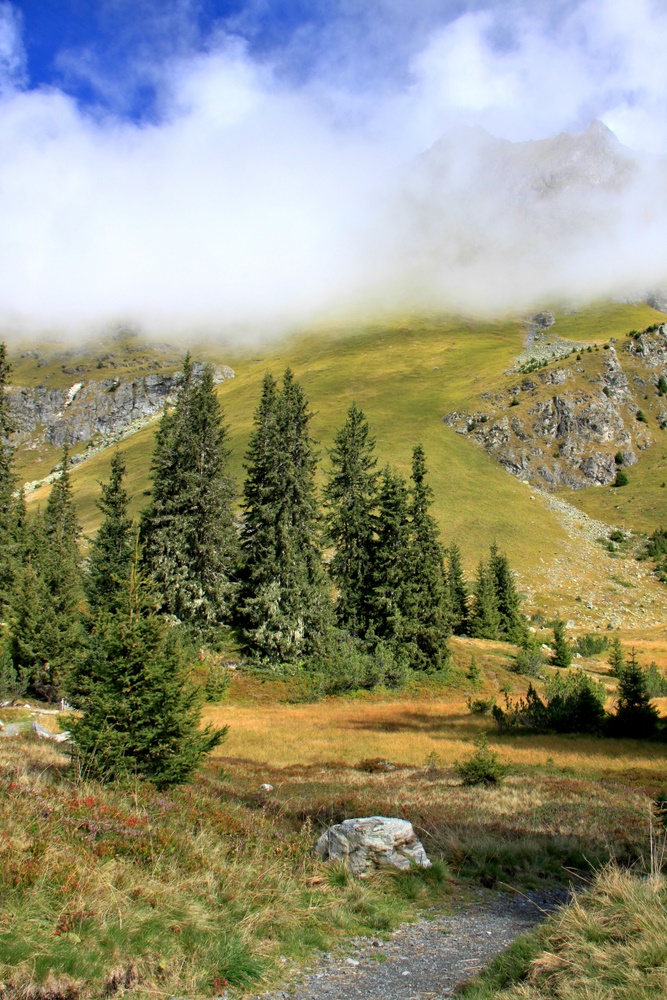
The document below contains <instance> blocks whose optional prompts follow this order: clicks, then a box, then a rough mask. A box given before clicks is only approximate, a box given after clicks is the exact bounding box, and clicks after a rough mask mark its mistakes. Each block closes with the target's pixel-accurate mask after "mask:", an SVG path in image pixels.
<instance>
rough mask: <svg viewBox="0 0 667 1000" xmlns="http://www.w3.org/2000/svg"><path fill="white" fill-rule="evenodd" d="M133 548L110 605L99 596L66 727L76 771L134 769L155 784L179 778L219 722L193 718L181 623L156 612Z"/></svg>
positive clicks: (196, 713) (109, 773)
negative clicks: (204, 724)
mask: <svg viewBox="0 0 667 1000" xmlns="http://www.w3.org/2000/svg"><path fill="white" fill-rule="evenodd" d="M138 563H139V560H138V556H136V555H135V559H134V563H133V566H132V568H131V572H130V574H129V577H128V579H127V580H126V581H125V582H124V585H123V587H122V589H121V590H120V591H119V593H118V595H117V598H116V601H115V604H116V607H115V610H110V609H109V608H108V607H107V606H105V605H104V603H102V604H101V605H100V606H99V608H98V609H97V611H96V613H95V614H94V617H93V620H92V623H91V630H90V642H89V644H88V648H87V650H86V653H85V655H84V656H83V657H82V658H81V660H80V661H79V663H78V664H77V666H76V667H75V669H74V671H73V673H72V677H71V681H70V685H69V693H70V698H71V701H72V704H73V705H74V706H75V707H76V708H78V709H80V710H81V712H82V715H81V716H80V717H78V718H75V719H74V720H73V721H72V723H71V725H70V729H71V732H72V737H73V741H74V743H73V760H74V763H75V765H76V769H77V771H78V773H79V774H80V775H82V776H83V777H90V778H98V779H100V780H102V781H111V780H114V779H123V778H128V777H134V776H138V777H141V778H146V779H149V780H151V781H153V782H154V783H155V784H156V785H157V786H158V787H160V788H162V787H166V786H168V785H174V784H180V783H182V782H183V781H185V780H186V779H187V778H188V777H189V775H190V774H191V773H192V772H193V770H194V769H195V768H196V767H197V765H198V763H199V762H200V760H201V759H202V757H204V756H205V755H206V754H208V753H210V752H211V751H212V750H213V749H214V748H215V747H216V746H218V745H219V744H220V742H221V741H222V740H223V739H224V736H225V732H226V729H218V730H215V729H212V728H211V727H210V726H207V727H205V728H203V729H201V728H200V726H199V721H200V708H201V692H200V691H199V690H198V689H197V688H196V687H195V686H194V685H193V684H192V682H191V680H190V679H189V675H188V669H187V664H186V659H185V656H184V653H183V650H182V646H181V641H180V632H181V629H180V628H178V627H174V626H170V625H169V624H168V622H167V621H166V619H165V617H164V616H163V615H161V614H159V613H158V609H157V608H158V596H157V594H156V591H155V588H154V586H153V584H152V583H151V581H150V580H149V579H148V578H147V577H146V576H145V575H144V574H142V572H141V571H140V570H139V566H138Z"/></svg>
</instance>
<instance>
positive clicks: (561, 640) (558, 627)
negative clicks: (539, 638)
mask: <svg viewBox="0 0 667 1000" xmlns="http://www.w3.org/2000/svg"><path fill="white" fill-rule="evenodd" d="M553 631H554V641H553V647H554V657H553V659H552V661H551V663H552V665H553V666H554V667H561V668H563V669H564V670H567V668H568V667H569V666H571V664H572V648H571V646H570V644H569V642H568V641H567V636H566V635H565V622H564V621H561V619H560V618H557V619H556V620H555V621H554V625H553Z"/></svg>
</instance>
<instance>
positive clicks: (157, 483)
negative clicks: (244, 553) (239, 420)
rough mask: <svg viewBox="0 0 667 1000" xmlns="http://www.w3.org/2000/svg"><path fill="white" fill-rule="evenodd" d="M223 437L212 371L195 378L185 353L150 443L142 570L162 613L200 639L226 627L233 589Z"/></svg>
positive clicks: (230, 504)
mask: <svg viewBox="0 0 667 1000" xmlns="http://www.w3.org/2000/svg"><path fill="white" fill-rule="evenodd" d="M226 437H227V429H226V427H225V425H224V422H223V414H222V410H221V407H220V403H219V402H218V399H217V396H216V394H215V387H214V383H213V371H212V369H211V367H210V365H206V366H205V367H204V369H203V372H202V374H201V377H199V378H198V379H195V377H194V372H193V366H192V362H191V361H190V356H189V355H187V356H186V358H185V362H184V364H183V378H182V381H181V385H180V388H179V393H178V397H177V400H176V405H175V406H174V409H173V410H171V411H167V412H165V414H164V415H163V417H162V420H161V421H160V427H159V430H158V433H157V435H156V438H155V448H154V451H153V459H152V463H151V476H152V479H153V488H152V490H151V499H150V503H149V505H148V507H147V508H146V509H145V511H144V512H143V514H142V517H141V527H140V535H141V541H142V544H143V554H142V560H143V567H144V569H145V570H146V571H147V572H148V573H149V574H150V576H151V578H152V579H153V581H154V583H155V585H156V588H157V592H158V594H159V599H160V609H161V611H162V612H163V613H165V614H170V615H173V616H175V617H176V618H177V619H179V621H181V622H183V623H185V624H186V625H187V626H188V628H190V629H191V630H192V631H193V632H194V633H195V634H197V635H203V636H206V635H209V634H213V633H214V632H215V629H216V627H217V626H218V625H220V624H221V623H228V622H229V621H230V618H231V606H232V598H233V593H234V589H235V585H234V582H233V580H234V568H235V563H236V558H237V539H236V532H235V530H234V520H233V501H234V490H233V487H232V483H231V481H230V479H229V477H228V475H227V471H226V465H227V457H228V451H227V448H226Z"/></svg>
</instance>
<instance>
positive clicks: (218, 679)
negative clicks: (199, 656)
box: [203, 659, 232, 702]
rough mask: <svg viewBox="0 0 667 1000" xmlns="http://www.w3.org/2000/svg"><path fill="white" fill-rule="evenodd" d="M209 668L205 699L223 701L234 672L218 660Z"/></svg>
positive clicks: (205, 682) (214, 660) (212, 662)
mask: <svg viewBox="0 0 667 1000" xmlns="http://www.w3.org/2000/svg"><path fill="white" fill-rule="evenodd" d="M207 666H208V669H207V671H206V679H205V681H204V685H203V686H204V697H205V698H206V701H211V702H216V701H222V699H223V698H224V696H225V695H226V693H227V691H228V690H229V686H230V684H231V683H232V671H231V670H230V669H229V668H228V667H227V666H226V665H225V664H224V663H221V662H220V661H219V660H216V659H212V660H211V661H210V662H209V663H208V665H207Z"/></svg>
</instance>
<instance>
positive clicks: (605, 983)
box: [463, 866, 667, 1000]
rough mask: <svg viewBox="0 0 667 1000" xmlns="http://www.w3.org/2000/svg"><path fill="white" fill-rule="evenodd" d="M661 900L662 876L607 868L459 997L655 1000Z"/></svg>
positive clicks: (661, 983) (662, 983)
mask: <svg viewBox="0 0 667 1000" xmlns="http://www.w3.org/2000/svg"><path fill="white" fill-rule="evenodd" d="M666 903H667V879H665V877H664V876H661V875H654V876H652V877H649V878H643V877H638V876H637V875H636V874H633V873H631V872H628V871H620V870H619V869H618V868H616V867H615V866H610V867H608V868H607V869H606V870H605V871H603V872H601V873H600V874H599V875H598V877H597V878H596V880H595V882H594V884H593V886H592V887H591V890H590V891H589V892H587V893H586V894H585V895H584V896H583V897H582V898H581V899H578V900H575V901H574V902H573V903H572V904H571V905H570V906H568V907H567V908H566V909H564V910H562V911H560V912H559V913H558V914H557V915H555V916H553V917H552V918H551V919H550V921H549V922H548V923H547V924H546V926H545V927H543V928H541V929H540V930H539V931H538V932H537V933H536V934H533V935H531V937H530V938H528V939H524V941H519V942H516V943H515V945H514V946H513V948H512V949H510V952H509V953H508V954H506V955H502V956H500V957H499V959H497V960H496V961H495V963H493V965H492V967H491V968H490V969H489V970H488V971H487V973H485V974H484V975H483V976H482V977H481V978H480V980H479V981H478V982H477V983H473V984H471V985H470V986H468V987H467V988H465V989H464V990H463V996H464V997H465V998H466V1000H660V998H664V997H665V996H667V907H666ZM510 983H511V985H510ZM503 987H505V988H503Z"/></svg>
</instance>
